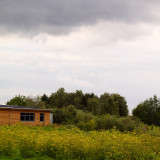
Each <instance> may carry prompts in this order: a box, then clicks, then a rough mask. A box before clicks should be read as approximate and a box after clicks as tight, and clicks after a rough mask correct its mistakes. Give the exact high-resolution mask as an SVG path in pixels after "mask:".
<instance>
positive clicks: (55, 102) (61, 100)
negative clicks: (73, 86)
mask: <svg viewBox="0 0 160 160" xmlns="http://www.w3.org/2000/svg"><path fill="white" fill-rule="evenodd" d="M49 104H50V105H51V106H52V107H53V106H56V107H58V108H61V107H65V106H67V93H66V92H65V89H64V88H60V89H58V90H57V92H55V93H52V94H51V96H50V97H49Z"/></svg>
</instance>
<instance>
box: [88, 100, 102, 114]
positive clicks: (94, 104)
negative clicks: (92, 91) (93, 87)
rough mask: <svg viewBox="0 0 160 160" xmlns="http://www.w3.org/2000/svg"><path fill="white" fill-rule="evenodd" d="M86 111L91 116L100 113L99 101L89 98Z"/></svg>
mask: <svg viewBox="0 0 160 160" xmlns="http://www.w3.org/2000/svg"><path fill="white" fill-rule="evenodd" d="M87 110H88V111H89V112H92V113H93V114H99V112H100V101H99V99H98V98H96V97H95V98H89V99H88V103H87Z"/></svg>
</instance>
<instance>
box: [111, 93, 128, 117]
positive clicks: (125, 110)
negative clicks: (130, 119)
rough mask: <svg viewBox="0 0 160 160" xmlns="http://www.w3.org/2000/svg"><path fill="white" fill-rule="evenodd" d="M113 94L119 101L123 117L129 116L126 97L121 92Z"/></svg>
mask: <svg viewBox="0 0 160 160" xmlns="http://www.w3.org/2000/svg"><path fill="white" fill-rule="evenodd" d="M111 96H112V97H113V99H114V101H116V102H117V103H118V107H119V116H121V117H124V116H127V115H128V112H129V111H128V106H127V102H126V100H125V98H124V97H122V96H120V95H119V94H112V95H111Z"/></svg>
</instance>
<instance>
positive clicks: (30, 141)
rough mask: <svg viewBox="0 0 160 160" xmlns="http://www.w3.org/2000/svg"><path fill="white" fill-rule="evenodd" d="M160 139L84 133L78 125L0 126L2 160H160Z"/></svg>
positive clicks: (113, 132)
mask: <svg viewBox="0 0 160 160" xmlns="http://www.w3.org/2000/svg"><path fill="white" fill-rule="evenodd" d="M159 142H160V136H159V135H158V134H154V135H153V133H149V132H146V133H141V132H137V131H133V132H126V133H121V132H119V131H116V130H106V131H89V132H85V131H81V130H80V129H78V128H77V127H74V126H49V127H38V126H36V127H29V126H23V125H20V124H19V125H13V126H1V127H0V159H4V160H7V159H8V160H9V159H12V160H20V159H32V160H36V159H39V160H40V159H46V160H51V159H53V160H54V159H56V160H122V159H124V160H147V159H148V160H151V159H154V160H159V159H160V143H159Z"/></svg>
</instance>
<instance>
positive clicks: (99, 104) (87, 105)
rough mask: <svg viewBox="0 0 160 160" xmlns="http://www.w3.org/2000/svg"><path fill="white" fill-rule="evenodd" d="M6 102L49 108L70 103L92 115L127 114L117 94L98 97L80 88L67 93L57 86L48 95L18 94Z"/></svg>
mask: <svg viewBox="0 0 160 160" xmlns="http://www.w3.org/2000/svg"><path fill="white" fill-rule="evenodd" d="M7 104H8V105H19V106H28V107H34V108H51V109H53V108H64V107H67V106H70V105H72V106H75V108H76V109H79V110H83V111H85V112H91V113H92V114H94V115H104V114H111V115H117V116H122V117H123V116H127V115H128V106H127V102H126V100H125V98H124V97H122V96H120V95H119V94H109V93H104V94H102V95H101V96H100V97H98V96H96V95H95V94H94V93H86V94H84V93H83V92H82V91H81V90H76V92H71V93H68V92H66V91H65V89H64V88H59V89H58V90H57V91H56V92H54V93H52V94H51V95H50V96H47V95H46V94H43V95H42V96H36V97H31V96H28V97H26V96H23V95H18V96H15V97H13V98H12V99H11V100H10V101H8V102H7ZM56 112H57V114H58V112H59V113H60V112H62V111H58V110H56ZM62 117H63V116H62Z"/></svg>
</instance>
